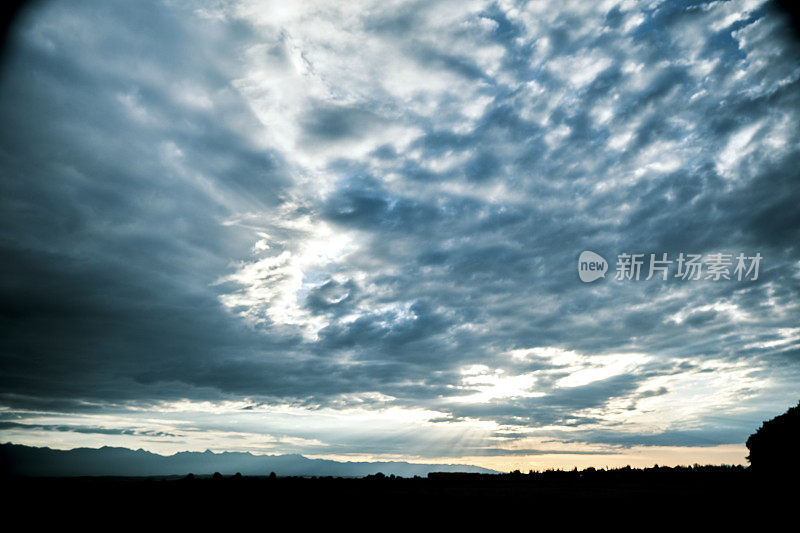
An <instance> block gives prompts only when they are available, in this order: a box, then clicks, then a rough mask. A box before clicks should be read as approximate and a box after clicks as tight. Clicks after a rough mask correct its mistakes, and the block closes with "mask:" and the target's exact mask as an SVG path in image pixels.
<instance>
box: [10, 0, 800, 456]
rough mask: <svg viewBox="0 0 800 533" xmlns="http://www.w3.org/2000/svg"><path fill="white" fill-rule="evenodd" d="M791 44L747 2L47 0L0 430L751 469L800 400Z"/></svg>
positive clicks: (795, 85) (20, 170)
mask: <svg viewBox="0 0 800 533" xmlns="http://www.w3.org/2000/svg"><path fill="white" fill-rule="evenodd" d="M798 52H800V46H799V45H798V42H797V41H795V40H794V38H793V33H792V28H791V25H790V23H789V20H788V19H787V18H785V16H784V14H783V13H782V12H779V11H778V10H777V9H776V8H775V7H774V6H773V5H772V4H768V3H764V2H761V1H759V0H752V1H751V0H742V1H737V0H732V1H716V2H702V1H700V2H673V1H663V2H662V1H642V2H633V1H622V2H619V1H616V0H609V1H599V2H586V1H583V2H579V1H578V2H576V1H570V0H558V1H553V2H538V1H535V2H533V1H532V2H515V1H505V0H503V1H491V2H489V1H473V0H467V1H462V0H458V1H447V0H445V1H402V2H398V1H386V0H381V1H361V2H355V1H354V2H325V1H320V2H314V1H302V2H283V1H235V0H230V1H228V0H218V1H208V2H189V1H183V0H163V1H152V0H145V1H141V2H123V1H106V0H103V1H100V0H89V1H82V2H77V1H59V2H48V1H42V2H39V3H34V4H33V7H31V8H30V9H27V10H25V11H23V14H22V16H21V18H19V19H18V21H17V23H16V25H15V26H14V27H13V28H12V32H11V33H10V34H9V36H8V39H7V42H6V47H5V49H4V50H3V56H2V63H1V64H0V123H2V124H3V128H1V129H0V258H2V259H0V441H2V442H15V443H20V444H28V445H35V446H49V447H52V448H62V449H67V448H73V447H77V446H90V447H99V446H103V445H110V446H125V447H129V448H133V449H136V448H143V449H146V450H150V451H154V452H158V453H174V452H177V451H181V450H197V451H202V450H206V449H210V450H213V451H223V450H229V451H250V452H253V453H261V454H279V453H300V454H303V455H306V456H308V457H319V458H330V459H337V460H407V461H413V462H427V463H437V462H447V463H454V462H455V463H469V464H475V465H480V466H485V467H489V468H496V469H500V470H511V469H517V468H519V469H523V470H528V469H544V468H550V467H563V468H571V467H573V466H578V467H585V466H589V465H592V466H601V467H602V466H619V465H626V464H630V465H633V466H642V465H652V464H654V463H658V464H693V463H714V464H718V463H745V456H746V454H747V450H746V448H745V447H744V444H743V443H744V441H745V440H746V438H747V436H748V435H749V434H750V433H752V432H753V431H754V430H755V429H757V427H758V426H759V425H760V423H761V421H763V420H765V419H767V418H771V417H773V416H776V415H778V414H780V413H781V412H783V411H784V410H786V408H788V407H789V406H792V405H794V404H796V403H797V401H798V399H800V394H798V389H800V307H798V303H799V302H800V300H798V296H799V295H800V179H798V168H800V119H799V118H800V117H798V114H799V113H800V81H799V80H800V53H798ZM583 251H591V252H594V253H596V254H598V255H599V256H600V257H601V258H602V259H604V260H605V261H606V265H605V267H606V270H607V271H606V272H604V276H601V277H600V278H599V279H596V280H594V281H591V282H584V281H582V280H581V277H580V275H579V271H578V267H579V265H578V258H579V256H580V254H581V253H582V252H583ZM626 254H627V255H628V256H633V255H636V254H642V256H641V258H642V259H643V266H642V274H641V277H640V278H639V279H636V276H635V275H633V271H630V270H629V271H628V272H627V274H628V275H627V276H626V275H625V272H626V270H625V269H626V267H625V265H624V261H623V259H621V258H624V257H625V255H626ZM650 254H655V257H657V258H658V259H663V258H664V256H663V255H662V254H667V256H666V259H667V260H668V261H672V263H668V266H669V270H668V271H666V272H665V273H664V276H663V277H662V275H661V271H658V270H656V271H655V275H654V276H648V273H649V268H650V267H651V266H652V265H653V263H652V262H651V261H650V259H651V256H650ZM680 254H684V257H686V258H688V257H689V255H690V254H694V256H699V257H700V259H698V261H699V263H700V266H701V268H705V270H701V272H702V275H701V276H700V279H693V278H692V277H691V276H690V277H688V278H685V277H682V276H680V270H678V269H679V268H680V266H681V265H680V264H679V263H678V258H679V257H680ZM714 254H722V255H721V256H718V257H717V260H716V263H717V266H718V267H719V265H720V264H723V263H724V262H725V260H724V258H726V257H727V258H728V259H730V260H732V265H731V266H730V267H729V268H727V270H726V271H725V272H727V275H728V277H730V279H725V277H724V276H723V277H720V278H719V279H716V277H715V276H712V273H713V271H714V270H713V268H714V265H713V264H714V263H715V260H714ZM726 254H727V255H726ZM739 254H743V257H744V258H745V259H746V260H747V259H749V260H750V262H749V263H748V265H749V266H751V267H752V266H754V263H756V260H754V259H750V258H754V257H756V256H757V255H756V254H758V257H759V258H760V259H759V262H758V267H759V269H758V272H757V273H756V272H755V271H754V270H753V269H752V268H751V269H750V271H749V272H748V271H746V270H745V271H744V272H742V271H738V272H737V271H736V270H734V267H735V266H736V264H737V261H736V259H737V257H738V255H739ZM638 257H639V256H638V255H636V257H635V258H634V259H636V258H638ZM742 273H744V274H745V275H744V276H743V279H738V276H737V274H739V275H741V274H742ZM647 277H651V279H649V280H648V279H646V278H647ZM665 278H666V279H665Z"/></svg>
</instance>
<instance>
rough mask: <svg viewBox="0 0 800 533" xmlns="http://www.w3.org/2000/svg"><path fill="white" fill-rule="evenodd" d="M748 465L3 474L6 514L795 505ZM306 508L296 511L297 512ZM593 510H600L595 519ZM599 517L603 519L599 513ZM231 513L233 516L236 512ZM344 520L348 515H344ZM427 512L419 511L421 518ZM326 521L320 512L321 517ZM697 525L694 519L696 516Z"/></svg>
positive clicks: (689, 512)
mask: <svg viewBox="0 0 800 533" xmlns="http://www.w3.org/2000/svg"><path fill="white" fill-rule="evenodd" d="M783 481H785V480H780V479H777V480H776V479H775V478H766V477H764V476H759V475H756V474H755V473H754V472H752V471H749V470H747V469H744V468H741V467H695V468H678V469H670V468H654V469H645V470H635V469H619V470H610V471H603V470H600V471H593V470H585V471H583V472H577V471H572V472H562V471H551V472H542V473H532V474H518V473H514V474H503V475H482V474H431V475H429V476H428V477H426V478H393V477H384V476H382V475H378V476H369V477H366V478H358V479H348V478H302V477H275V478H270V477H247V476H238V475H237V476H219V475H218V476H216V477H211V476H184V477H169V478H146V479H143V478H96V477H95V478H5V480H4V484H6V485H7V486H8V488H10V489H12V490H11V491H8V494H10V497H6V499H5V503H7V504H8V507H7V508H8V509H21V508H23V507H29V506H30V505H31V504H35V505H37V506H40V507H41V508H43V509H48V510H54V512H58V509H61V510H67V511H68V510H74V509H75V508H80V509H84V510H90V509H101V510H103V511H104V512H115V513H117V516H129V517H130V516H136V515H139V514H141V513H148V512H155V513H157V514H158V513H161V512H162V511H167V512H169V514H171V515H173V516H175V515H177V516H182V515H183V516H187V517H192V518H193V519H197V518H201V519H202V517H204V516H207V517H208V518H214V517H216V518H218V517H219V515H220V513H222V514H223V515H224V514H225V513H231V512H236V511H232V510H241V511H243V512H250V511H258V512H259V513H261V512H264V513H268V514H269V516H274V515H276V514H277V515H280V514H282V513H283V514H285V513H287V512H289V511H290V510H291V512H292V513H293V515H292V516H295V517H296V518H297V519H301V520H306V519H311V518H313V517H314V515H319V513H333V514H331V515H330V516H340V515H342V513H345V514H347V513H350V514H352V513H355V514H354V515H353V516H362V515H364V514H365V513H368V512H369V513H372V512H384V513H387V512H388V513H390V514H391V516H395V517H397V518H409V517H413V516H416V515H418V514H419V513H423V512H424V513H425V514H426V516H429V515H428V514H427V513H428V512H431V511H432V512H434V513H438V514H439V515H440V516H445V515H447V514H448V513H457V514H459V516H461V517H463V516H465V514H466V515H469V514H470V513H478V514H480V513H484V512H491V513H496V512H501V513H510V514H514V515H516V514H518V513H520V512H523V513H525V515H526V516H529V517H531V519H534V518H535V517H537V516H540V515H547V516H551V517H552V516H556V515H558V516H562V517H566V518H569V519H580V518H584V519H585V518H587V517H591V516H606V515H608V513H618V514H621V515H624V516H627V517H629V518H630V517H636V516H638V517H645V516H649V517H650V518H651V519H652V518H653V517H654V516H658V517H660V518H659V520H669V519H675V517H676V514H677V515H680V516H683V517H685V519H686V520H688V519H689V517H695V518H696V517H698V516H703V517H705V518H706V519H710V518H713V517H715V516H718V517H720V518H722V517H724V518H725V521H727V522H730V521H731V520H736V517H737V516H741V517H742V518H744V517H746V516H748V515H750V516H757V515H763V514H772V513H773V510H778V509H783V510H792V512H793V510H794V509H796V508H797V502H798V499H797V496H798V494H800V493H798V491H797V488H796V484H794V483H792V484H789V485H786V484H784V483H783ZM298 512H299V514H298ZM592 513H595V514H592ZM598 513H599V514H598ZM231 516H233V515H231ZM342 516H343V515H342ZM420 516H422V515H420ZM317 517H319V516H317ZM693 519H694V518H693Z"/></svg>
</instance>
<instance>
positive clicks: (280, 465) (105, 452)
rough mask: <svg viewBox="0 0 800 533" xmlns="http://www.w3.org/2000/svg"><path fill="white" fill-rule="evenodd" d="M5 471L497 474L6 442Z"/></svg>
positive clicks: (2, 452) (446, 467)
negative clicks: (55, 446) (59, 448)
mask: <svg viewBox="0 0 800 533" xmlns="http://www.w3.org/2000/svg"><path fill="white" fill-rule="evenodd" d="M0 471H2V473H3V474H11V475H20V476H30V477H47V476H51V477H75V476H130V477H147V476H176V475H186V474H189V473H193V474H196V475H204V474H211V473H214V472H220V473H221V474H224V475H231V474H234V473H236V472H240V473H241V474H243V475H253V476H259V475H269V474H270V473H271V472H275V473H276V474H277V475H279V476H335V477H363V476H366V475H370V474H376V473H378V472H382V473H383V474H386V475H390V474H394V475H396V476H403V477H413V476H415V475H422V476H424V475H427V474H428V473H430V472H471V473H497V472H496V471H494V470H490V469H487V468H482V467H479V466H474V465H464V464H423V463H409V462H406V461H376V462H359V461H333V460H330V459H309V458H308V457H305V456H304V455H300V454H283V455H258V454H253V453H251V452H219V453H216V452H212V451H210V450H205V451H203V452H192V451H180V452H175V453H174V454H172V455H161V454H158V453H154V452H150V451H147V450H143V449H141V448H139V449H138V450H132V449H130V448H124V447H114V446H102V447H100V448H88V447H81V448H73V449H70V450H57V449H52V448H49V447H34V446H26V445H23V444H13V443H11V442H7V443H4V444H0Z"/></svg>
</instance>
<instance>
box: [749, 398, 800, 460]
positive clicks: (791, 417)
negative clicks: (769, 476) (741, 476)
mask: <svg viewBox="0 0 800 533" xmlns="http://www.w3.org/2000/svg"><path fill="white" fill-rule="evenodd" d="M746 445H747V449H748V450H750V455H748V456H747V460H748V461H750V466H751V467H752V468H753V470H754V471H756V472H768V473H779V472H794V473H796V472H798V471H799V470H800V455H798V451H799V450H800V448H799V446H800V403H798V404H797V405H796V406H795V407H792V408H790V409H789V410H788V411H786V412H785V413H784V414H782V415H780V416H776V417H775V418H773V419H772V420H767V421H766V422H764V423H763V424H761V427H760V428H758V431H756V432H755V433H753V434H752V435H750V437H749V438H748V439H747V443H746Z"/></svg>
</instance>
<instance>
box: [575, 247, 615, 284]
mask: <svg viewBox="0 0 800 533" xmlns="http://www.w3.org/2000/svg"><path fill="white" fill-rule="evenodd" d="M607 270H608V262H607V261H606V260H605V259H603V257H602V256H601V255H598V254H596V253H594V252H590V251H588V250H586V251H585V252H581V256H580V257H579V258H578V276H579V277H580V278H581V281H582V282H584V283H591V282H592V281H595V280H597V279H600V278H604V277H606V271H607Z"/></svg>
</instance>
